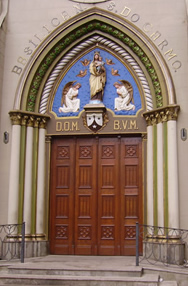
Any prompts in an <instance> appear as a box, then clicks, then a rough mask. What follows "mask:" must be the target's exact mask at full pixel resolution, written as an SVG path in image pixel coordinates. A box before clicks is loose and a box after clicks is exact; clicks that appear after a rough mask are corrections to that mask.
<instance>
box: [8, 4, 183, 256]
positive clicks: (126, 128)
mask: <svg viewBox="0 0 188 286" xmlns="http://www.w3.org/2000/svg"><path fill="white" fill-rule="evenodd" d="M97 53H98V54H100V55H102V60H100V59H99V58H97V60H96V61H94V55H95V54H97ZM97 61H98V63H97ZM102 62H104V65H103V64H102ZM91 63H93V66H92V67H91ZM102 65H103V67H102ZM97 69H98V70H97ZM93 70H95V72H94V73H95V79H94V81H93V83H91V80H90V79H91V74H92V72H93ZM104 71H105V72H104ZM96 73H97V76H96ZM96 78H97V79H98V80H96ZM78 82H79V84H80V86H79V88H77V87H76V83H78ZM101 82H103V84H101ZM118 84H119V85H118ZM98 86H99V87H98ZM96 87H97V88H98V90H97V91H98V92H101V94H102V95H100V98H99V101H98V97H97V99H96V97H94V100H93V97H92V96H91V93H92V92H91V90H92V88H93V89H94V90H96V89H97V88H96ZM71 92H72V94H71ZM101 96H102V97H101ZM73 99H74V101H73ZM96 100H97V101H96ZM178 109H179V107H178V106H177V105H176V98H175V94H174V88H173V82H172V79H171V76H170V73H169V70H168V68H167V65H166V63H165V61H164V59H163V58H162V56H161V54H160V53H159V51H158V50H157V48H156V47H155V45H154V44H153V43H152V42H151V41H150V40H149V39H148V37H147V36H146V35H145V34H143V33H142V32H141V31H140V30H139V29H138V28H137V27H135V26H134V25H133V24H132V23H129V22H128V21H127V20H126V19H124V18H123V17H119V16H117V15H115V14H113V13H110V12H108V11H105V10H101V9H98V8H92V9H89V10H87V11H84V12H82V13H80V14H78V15H76V16H75V17H73V18H71V19H69V20H67V21H66V22H65V23H63V24H62V25H60V26H59V27H58V28H57V29H56V30H54V31H53V32H52V33H51V34H50V35H49V36H48V37H47V38H46V39H45V40H44V41H43V42H42V44H41V46H40V47H39V48H37V50H36V51H35V53H34V54H33V56H32V58H31V59H30V61H29V62H28V64H27V66H26V68H25V71H24V73H23V76H22V78H21V80H20V83H19V86H18V89H17V93H16V97H15V103H14V110H13V111H11V112H10V117H11V120H12V123H13V136H12V157H11V158H12V159H11V170H10V189H9V192H10V201H9V222H10V223H13V222H21V221H22V220H25V221H26V232H27V236H28V239H29V240H34V241H37V242H38V241H40V240H41V241H44V240H46V239H48V237H49V236H48V235H49V233H50V235H51V233H53V235H54V237H57V234H58V235H59V238H58V241H60V238H62V240H63V239H64V240H65V237H66V236H67V233H68V229H71V231H70V232H69V234H70V236H71V235H72V233H73V232H74V231H75V229H74V226H72V225H69V223H70V222H68V221H66V220H64V222H63V223H62V221H61V222H59V221H56V222H55V217H56V216H59V217H61V211H62V208H64V210H65V209H66V210H67V211H68V208H70V207H71V206H72V209H73V205H76V206H78V209H77V210H76V213H75V214H74V217H73V213H71V215H70V217H71V219H72V220H71V221H75V220H76V215H78V213H79V211H80V212H81V214H82V215H80V216H84V215H83V214H85V209H84V208H86V209H88V205H89V199H88V197H90V195H89V194H87V195H86V198H84V197H83V194H82V195H81V196H77V198H76V192H77V189H76V188H75V189H74V195H73V196H74V197H75V198H74V200H72V205H70V204H68V203H67V204H66V200H68V199H67V197H68V194H67V193H64V195H63V196H61V198H60V200H59V201H58V202H57V204H55V203H54V204H53V203H52V202H53V200H56V201H57V198H58V196H59V197H60V195H59V194H58V192H54V197H52V196H51V194H52V191H51V188H55V189H58V188H60V185H61V187H62V189H63V188H64V189H65V185H66V184H67V186H68V185H69V184H68V183H67V181H66V180H70V181H71V177H70V176H68V175H67V174H68V173H66V172H70V171H66V172H65V169H66V168H63V169H60V168H58V166H59V164H60V165H61V164H64V163H63V161H62V162H58V158H59V157H58V156H59V155H58V154H60V153H58V152H60V151H61V154H62V152H65V150H66V148H65V147H66V146H69V145H70V146H72V148H73V149H72V153H74V152H75V155H74V158H72V157H71V158H72V159H70V160H71V163H70V162H69V163H70V165H69V163H68V162H67V161H66V164H68V165H69V167H70V169H71V168H72V170H73V169H74V171H73V173H74V178H78V174H79V175H80V176H81V178H82V180H81V181H82V183H83V184H85V185H86V183H87V184H89V182H90V181H89V178H91V176H93V175H92V173H89V171H88V170H89V169H90V168H89V165H88V164H91V166H92V165H94V166H95V167H94V169H98V168H100V167H101V166H102V165H98V164H99V163H98V162H100V164H102V160H103V159H104V156H102V155H101V154H102V153H101V152H102V151H100V150H103V151H104V149H105V148H107V147H108V151H109V150H110V147H109V146H121V147H113V148H112V149H113V150H116V153H117V154H119V155H117V154H116V155H117V158H118V159H115V158H116V157H115V156H114V157H113V155H110V156H112V157H113V159H114V160H117V162H115V161H114V162H111V163H107V160H106V161H105V163H104V164H106V165H105V166H106V168H104V169H105V171H104V174H103V177H102V178H103V180H106V181H105V182H106V184H107V185H108V184H110V178H111V176H112V174H113V172H116V173H117V174H120V173H121V172H119V171H118V170H120V169H121V168H124V169H126V170H129V171H128V172H129V176H128V175H126V174H128V173H122V174H121V176H120V177H118V176H117V181H116V182H117V186H116V188H115V189H121V190H122V191H121V192H122V193H123V188H124V187H125V185H126V184H128V182H129V184H128V185H129V188H128V189H129V190H128V191H127V194H128V195H127V198H126V200H125V204H124V207H125V206H127V209H129V210H130V211H129V213H127V218H128V217H129V218H128V221H126V222H124V221H123V219H122V218H121V217H120V218H118V219H117V220H118V221H119V220H120V221H121V220H122V224H120V225H118V227H117V226H115V228H117V229H118V230H120V229H122V227H124V234H126V235H127V238H128V239H127V240H129V241H131V243H130V248H132V249H134V246H133V245H134V242H135V236H134V233H135V232H134V230H135V226H134V225H135V222H136V220H140V221H141V222H143V217H144V222H146V223H148V224H151V225H160V226H173V227H178V224H179V214H178V185H177V169H176V168H177V164H176V163H177V151H176V149H177V148H176V119H177V112H178ZM80 136H82V138H80ZM84 136H86V139H85V142H88V143H87V144H88V146H91V145H92V146H93V147H92V148H94V149H95V154H97V155H95V156H94V157H93V158H94V159H95V162H94V161H92V162H89V163H86V165H87V166H88V168H86V167H85V168H81V165H80V164H81V163H78V164H77V165H76V167H75V164H74V162H79V160H81V159H80V158H81V157H79V155H78V154H79V151H78V149H79V148H81V147H80V146H82V148H81V149H83V146H85V147H84V148H85V149H84V150H86V149H87V150H88V148H86V147H88V146H86V145H87V144H85V145H84V144H83V138H85V137H84ZM114 136H115V138H116V139H114ZM45 138H46V143H45ZM57 138H59V141H58V142H63V143H62V144H63V145H62V144H59V143H58V142H57V140H58V139H57ZM75 138H76V139H75ZM93 138H95V140H94V139H93ZM131 138H132V139H131ZM146 139H147V140H146ZM93 140H94V141H93ZM105 140H106V142H108V144H106V145H105V144H104V142H105ZM131 140H132V141H131ZM135 140H137V141H135ZM50 142H52V149H51V143H50ZM80 142H82V143H80ZM109 142H111V143H109ZM114 142H115V143H114ZM130 142H132V143H130ZM135 142H137V143H135ZM140 142H142V143H140ZM64 144H65V145H66V146H65V145H64ZM71 144H72V145H71ZM140 144H141V145H140ZM58 146H59V147H58ZM62 146H64V147H62ZM104 146H106V147H104ZM136 146H137V147H136ZM15 148H17V150H20V152H19V153H17V152H15ZM54 150H56V153H55V154H56V157H54V158H53V154H50V151H52V153H54ZM73 150H77V151H74V152H73ZM123 150H129V151H130V150H132V151H131V153H130V154H131V155H129V156H130V157H131V158H133V159H132V161H129V160H130V159H129V160H128V161H126V160H125V162H122V158H121V157H122V156H124V157H125V158H126V155H125V154H124V153H122V152H124V151H123ZM138 150H139V151H138ZM67 152H68V151H67ZM63 154H64V153H63ZM84 154H85V153H84ZM110 154H111V153H110ZM123 154H124V155H123ZM135 154H136V155H135ZM101 156H102V157H101ZM65 157H66V156H65ZM52 158H53V159H52ZM89 158H90V161H91V157H89ZM135 158H137V161H138V163H137V164H136V165H135V166H137V167H135V169H134V168H133V167H130V166H132V165H134V163H133V162H134V161H135V160H136V159H135ZM59 159H60V158H59ZM110 159H111V161H113V160H112V158H111V157H110ZM61 160H63V159H62V158H61ZM66 160H67V158H66ZM139 160H140V161H139ZM50 162H52V163H51V169H50ZM53 164H54V165H53ZM109 164H112V165H114V166H117V167H116V169H115V171H114V169H113V168H112V167H111V168H109ZM112 165H111V166H112ZM55 166H56V169H58V170H59V172H60V173H59V175H60V177H61V179H60V181H58V180H59V177H58V176H57V172H56V173H55V174H54V173H53V172H54V171H53V169H54V167H55ZM107 166H108V168H107ZM138 166H139V167H138ZM75 168H78V171H76V169H75ZM80 168H81V169H82V171H83V173H82V171H80V170H81V169H80ZM94 169H92V170H94ZM133 169H134V170H133ZM136 169H139V171H138V172H137V171H135V170H136ZM15 170H19V176H17V173H15ZM50 170H51V171H50ZM66 170H67V169H66ZM64 172H65V173H64ZM101 172H102V171H101ZM140 172H141V173H140ZM52 174H53V176H52ZM100 174H101V173H96V174H95V175H96V178H98V179H97V180H98V181H97V182H99V181H100V180H102V178H101V179H100ZM110 174H111V175H110ZM82 176H83V177H84V178H85V179H84V181H83V177H82ZM126 176H127V180H126V182H125V181H124V179H125V177H126ZM131 176H132V177H131ZM134 176H135V177H134ZM62 177H63V178H64V179H62ZM53 178H56V186H55V185H53V184H52V183H51V182H52V181H53ZM107 178H108V180H107ZM131 178H132V179H131ZM133 178H139V179H138V181H136V179H135V181H134V179H133ZM170 178H173V179H171V180H170ZM119 180H120V181H121V182H123V183H122V187H121V188H119V185H118V181H119ZM131 180H132V181H131ZM71 182H73V183H74V186H77V185H78V180H77V179H75V180H73V181H71ZM131 182H132V183H131ZM59 183H61V184H60V185H58V184H59ZM111 183H112V182H111ZM54 184H55V183H54ZM62 184H63V185H62ZM115 184H116V183H115ZM131 184H132V185H131ZM58 186H59V187H58ZM99 186H100V188H101V190H102V189H103V187H102V186H103V185H102V183H97V184H96V188H97V189H98V188H99ZM110 186H111V187H110ZM110 186H108V192H109V193H107V194H106V201H105V200H104V199H101V202H100V204H101V205H105V206H106V209H104V210H103V212H106V214H108V215H109V214H110V215H109V216H111V217H113V215H114V214H113V215H112V213H111V210H112V209H114V206H116V209H118V208H119V206H120V204H121V202H120V201H121V200H120V201H118V199H115V201H113V200H110V199H109V198H108V199H107V196H109V197H110V196H111V197H112V196H114V197H115V198H120V197H121V195H120V194H116V195H114V194H113V193H110V191H109V189H110V188H111V189H112V184H111V185H110ZM133 186H134V187H133ZM138 186H139V187H138ZM82 187H83V186H82ZM84 188H85V187H83V189H84ZM169 190H170V191H171V195H170V196H169ZM85 192H86V190H85ZM94 192H95V191H94ZM131 192H132V193H131ZM139 192H140V194H142V195H140V197H139V195H138V194H139ZM49 193H50V201H51V204H50V206H51V207H50V209H51V210H52V208H54V209H56V211H57V212H58V215H57V213H56V212H55V211H54V212H52V213H53V215H52V216H51V213H50V212H49V207H48V206H49ZM137 195H138V197H139V198H136V196H137ZM131 196H132V197H131ZM99 197H100V196H96V197H94V198H93V199H94V201H95V210H96V208H97V206H98V203H97V202H99ZM104 197H105V196H104ZM12 198H14V200H12ZM55 198H56V199H55ZM63 198H64V199H63ZM65 198H66V199H65ZM131 198H132V200H131ZM78 200H80V202H81V204H80V205H79V202H78ZM129 202H130V203H129ZM81 205H82V207H81ZM131 206H132V207H131ZM137 207H139V209H141V212H140V215H139V217H137V216H136V215H135V212H134V209H136V208H137ZM75 209H76V208H75ZM122 209H123V207H122ZM174 209H175V210H176V211H175V212H174ZM143 210H144V211H143ZM124 211H125V210H124ZM92 212H94V210H92ZM101 212H102V211H101ZM115 212H116V211H115ZM49 213H50V215H49ZM62 216H64V217H66V216H69V215H67V213H66V212H64V213H63V215H62ZM87 216H89V214H88V213H87ZM122 216H124V217H125V212H124V214H122ZM131 216H132V217H131ZM133 216H135V218H134V219H133ZM49 217H50V219H51V227H50V230H49V229H48V222H49ZM101 217H104V214H103V215H101ZM53 220H54V229H53V230H52V228H53ZM96 220H97V222H96V221H95V222H94V223H93V222H92V223H93V225H94V230H95V232H96V233H98V234H97V235H96V236H95V237H94V238H92V239H90V240H92V241H93V244H92V245H90V246H88V243H86V245H85V248H87V247H88V248H87V249H89V247H90V249H91V248H93V249H95V245H96V244H97V242H96V239H97V237H103V236H102V234H101V233H103V234H104V233H105V234H106V235H107V233H108V234H109V231H110V233H111V235H112V234H113V227H112V226H113V224H114V222H112V221H108V222H107V223H106V222H105V221H104V220H101V222H100V227H99V228H98V229H97V228H96V225H98V224H99V217H97V218H96ZM55 223H56V225H55ZM71 223H72V222H71ZM92 223H91V224H92ZM63 224H64V225H63ZM65 224H66V225H67V228H66V227H65ZM83 224H84V225H83ZM89 225H90V222H88V221H87V220H86V221H85V222H83V221H81V222H80V221H78V225H77V228H76V229H77V230H79V231H77V233H78V235H77V238H79V237H80V236H81V234H82V235H85V232H86V230H87V233H91V230H90V228H89ZM99 229H100V230H101V229H103V232H100V230H99ZM55 231H56V232H55ZM62 235H64V237H62ZM112 236H113V235H112ZM71 237H72V236H71ZM88 237H89V236H88ZM88 237H86V240H87V241H89V239H88ZM103 238H104V237H103ZM110 239H111V237H110ZM110 239H109V237H108V241H110ZM80 240H81V239H80ZM123 240H125V236H124V237H122V241H123ZM82 241H83V237H82ZM54 243H55V242H54ZM71 243H72V240H71ZM71 243H70V241H69V242H68V243H67V245H66V244H64V246H63V247H64V248H67V249H71V246H70V244H71ZM78 245H79V247H80V249H82V248H83V247H84V244H83V245H82V243H81V244H78ZM119 245H121V239H120V238H117V243H115V245H114V246H113V247H114V249H118V247H119ZM57 247H59V246H58V245H57ZM79 247H78V248H79ZM100 247H101V248H100ZM100 247H99V248H100V249H105V247H106V244H105V243H102V242H101V244H100ZM126 247H127V245H122V246H121V248H122V249H125V248H126ZM51 249H52V251H54V250H53V249H54V245H52V246H51ZM109 249H112V245H111V244H109ZM66 251H67V250H66ZM66 251H65V252H64V253H67V252H66ZM109 251H111V250H109ZM133 252H134V251H133ZM133 252H131V251H130V252H126V251H125V252H124V250H122V252H121V253H122V254H128V255H129V254H132V253H133ZM68 253H71V254H72V252H71V250H70V251H69V252H68ZM76 253H80V252H76ZM92 253H93V254H98V253H101V254H109V253H105V251H103V250H99V251H97V250H96V249H95V250H94V251H93V252H92ZM114 253H115V254H116V255H120V252H118V251H115V252H113V251H111V255H114ZM81 254H82V253H81ZM84 254H91V253H90V252H87V250H86V253H84Z"/></svg>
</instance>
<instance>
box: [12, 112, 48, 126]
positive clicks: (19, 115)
mask: <svg viewBox="0 0 188 286" xmlns="http://www.w3.org/2000/svg"><path fill="white" fill-rule="evenodd" d="M9 115H10V119H11V121H12V125H21V126H27V127H36V128H43V129H45V128H46V124H47V121H48V119H49V118H50V116H48V115H44V114H40V113H33V112H26V111H21V110H11V111H10V112H9Z"/></svg>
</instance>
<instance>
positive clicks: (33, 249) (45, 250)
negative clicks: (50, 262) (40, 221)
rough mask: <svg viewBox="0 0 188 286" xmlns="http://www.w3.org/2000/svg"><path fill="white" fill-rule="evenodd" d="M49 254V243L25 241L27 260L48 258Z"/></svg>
mask: <svg viewBox="0 0 188 286" xmlns="http://www.w3.org/2000/svg"><path fill="white" fill-rule="evenodd" d="M48 254H49V241H47V240H43V241H42V240H39V241H37V240H35V241H31V240H30V241H25V258H29V257H39V256H46V255H48Z"/></svg>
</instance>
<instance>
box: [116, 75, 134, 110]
mask: <svg viewBox="0 0 188 286" xmlns="http://www.w3.org/2000/svg"><path fill="white" fill-rule="evenodd" d="M119 81H120V82H121V83H120V82H115V83H114V84H113V85H114V86H115V88H116V92H117V94H118V97H116V98H115V102H114V105H115V107H114V108H115V110H116V111H120V110H135V105H134V104H132V103H131V102H133V87H132V85H131V84H130V83H129V82H128V81H126V80H119ZM133 103H134V102H133Z"/></svg>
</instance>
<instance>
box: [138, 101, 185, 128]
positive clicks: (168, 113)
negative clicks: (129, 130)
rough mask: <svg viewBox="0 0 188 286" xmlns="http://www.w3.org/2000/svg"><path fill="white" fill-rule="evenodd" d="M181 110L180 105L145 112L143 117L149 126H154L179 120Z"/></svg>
mask: <svg viewBox="0 0 188 286" xmlns="http://www.w3.org/2000/svg"><path fill="white" fill-rule="evenodd" d="M179 109H180V107H179V105H169V106H166V107H163V108H158V109H155V110H152V111H148V112H145V113H144V114H143V116H144V117H145V120H146V123H147V126H153V125H155V124H158V123H163V122H167V121H170V120H177V117H178V112H179Z"/></svg>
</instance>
